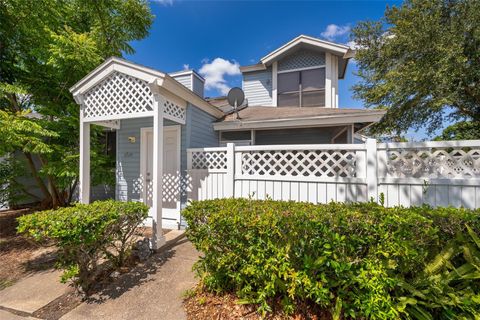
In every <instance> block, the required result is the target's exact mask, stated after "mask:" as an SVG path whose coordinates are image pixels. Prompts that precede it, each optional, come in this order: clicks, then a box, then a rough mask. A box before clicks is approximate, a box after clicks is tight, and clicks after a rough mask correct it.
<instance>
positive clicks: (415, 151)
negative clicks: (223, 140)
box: [187, 139, 480, 208]
mask: <svg viewBox="0 0 480 320" xmlns="http://www.w3.org/2000/svg"><path fill="white" fill-rule="evenodd" d="M187 166H188V173H189V177H190V179H189V180H190V183H189V187H188V190H187V192H188V193H187V196H188V199H189V200H205V199H214V198H223V197H252V198H254V199H265V198H267V197H269V198H272V199H274V200H295V201H308V202H313V203H327V202H330V201H340V202H354V201H368V200H370V199H372V198H373V199H374V200H375V201H377V200H378V198H379V196H380V194H383V196H384V201H385V205H387V206H396V205H403V206H413V205H421V204H422V203H428V204H430V205H432V206H449V205H451V206H455V207H460V206H463V207H466V208H479V207H480V140H468V141H441V142H415V143H410V142H407V143H380V144H377V143H376V140H374V139H368V140H367V142H366V143H365V144H342V145H332V144H324V145H274V146H235V145H234V144H228V145H227V147H222V148H199V149H188V150H187Z"/></svg>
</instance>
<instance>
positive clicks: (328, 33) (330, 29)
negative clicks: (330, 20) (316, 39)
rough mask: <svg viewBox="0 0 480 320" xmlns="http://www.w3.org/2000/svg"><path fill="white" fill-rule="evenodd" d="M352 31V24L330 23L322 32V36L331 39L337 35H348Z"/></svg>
mask: <svg viewBox="0 0 480 320" xmlns="http://www.w3.org/2000/svg"><path fill="white" fill-rule="evenodd" d="M349 32H350V26H349V25H345V26H338V25H336V24H329V25H328V26H327V28H326V29H325V31H323V32H322V33H321V35H322V37H324V38H325V39H327V40H329V41H333V40H335V39H336V38H337V37H340V36H343V35H346V34H348V33H349Z"/></svg>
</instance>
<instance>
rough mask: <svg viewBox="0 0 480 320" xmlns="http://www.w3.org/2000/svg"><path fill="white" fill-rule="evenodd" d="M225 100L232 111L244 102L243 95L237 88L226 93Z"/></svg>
mask: <svg viewBox="0 0 480 320" xmlns="http://www.w3.org/2000/svg"><path fill="white" fill-rule="evenodd" d="M227 100H228V103H229V104H230V105H231V106H232V107H233V108H234V109H237V107H238V106H241V105H242V103H243V101H244V100H245V94H244V93H243V90H242V89H240V88H239V87H234V88H232V89H230V91H228V95H227Z"/></svg>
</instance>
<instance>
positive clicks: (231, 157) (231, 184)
mask: <svg viewBox="0 0 480 320" xmlns="http://www.w3.org/2000/svg"><path fill="white" fill-rule="evenodd" d="M224 192H225V197H227V198H233V197H234V195H235V144H234V143H227V174H226V175H225V191H224Z"/></svg>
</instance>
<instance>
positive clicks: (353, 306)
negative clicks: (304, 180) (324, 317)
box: [183, 199, 480, 319]
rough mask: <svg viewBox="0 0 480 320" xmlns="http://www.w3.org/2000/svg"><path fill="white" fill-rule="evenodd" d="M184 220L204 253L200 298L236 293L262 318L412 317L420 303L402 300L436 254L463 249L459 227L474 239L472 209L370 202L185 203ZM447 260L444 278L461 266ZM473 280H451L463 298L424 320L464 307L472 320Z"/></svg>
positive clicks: (199, 266) (478, 219)
mask: <svg viewBox="0 0 480 320" xmlns="http://www.w3.org/2000/svg"><path fill="white" fill-rule="evenodd" d="M183 216H184V217H185V218H186V221H187V223H188V226H189V228H188V231H187V232H188V237H189V239H190V240H191V241H192V242H193V243H194V244H195V246H196V248H197V249H198V250H199V251H201V252H202V253H203V257H202V258H201V259H200V260H199V261H198V262H197V263H196V265H195V269H196V271H197V273H198V275H199V276H200V279H201V282H202V284H203V286H204V288H205V289H207V290H210V291H214V292H217V293H222V292H235V293H236V294H237V295H238V297H239V299H240V303H255V304H258V305H259V311H260V312H262V313H264V314H265V313H267V312H269V311H271V310H272V305H273V304H275V303H278V302H280V303H281V304H282V306H283V308H284V310H285V311H286V312H287V313H289V312H293V311H294V310H295V306H296V305H297V304H298V302H307V303H311V304H314V305H316V306H318V307H320V308H324V309H327V310H330V311H331V313H332V315H333V316H334V318H335V317H336V318H339V317H344V318H356V319H359V318H360V319H362V318H368V319H398V318H406V319H411V318H417V317H416V315H415V308H411V307H412V305H413V304H414V303H417V301H418V303H420V302H421V301H420V300H421V299H417V300H416V301H413V300H408V301H406V300H405V299H407V298H412V293H411V292H410V291H409V289H407V286H406V285H405V284H406V283H407V284H410V285H413V286H414V285H415V281H414V280H415V279H416V278H417V277H418V276H419V275H420V274H422V272H423V271H424V270H425V268H427V266H428V265H429V264H430V263H431V261H434V260H435V259H436V257H437V256H438V255H440V254H442V253H443V250H444V248H447V247H448V246H450V245H451V244H452V243H457V242H458V241H462V240H461V239H460V238H459V237H458V235H461V234H466V232H467V225H468V226H470V228H471V230H472V232H474V233H477V234H478V232H479V231H480V211H478V210H477V211H473V210H467V209H455V208H438V209H432V208H430V207H427V206H425V207H416V208H402V207H396V208H385V207H383V206H381V205H377V204H374V203H362V204H360V203H352V204H343V203H330V204H327V205H315V204H309V203H298V202H284V201H272V200H265V201H257V200H248V199H219V200H209V201H201V202H192V203H191V205H190V206H189V207H187V209H186V210H184V211H183ZM464 241H465V238H464ZM459 246H461V245H459ZM460 252H461V251H460ZM455 258H456V259H452V260H451V261H450V262H449V263H450V266H451V268H452V269H450V270H454V269H455V268H456V267H461V265H462V264H464V263H465V261H464V259H463V258H462V257H461V255H458V254H457V255H455ZM474 278H475V277H470V278H468V279H464V278H462V277H460V278H458V279H457V280H456V281H459V283H460V285H461V286H462V288H464V289H465V290H464V291H463V293H462V299H463V300H462V299H458V301H456V305H455V306H453V305H448V304H444V305H440V304H439V305H437V306H433V305H430V306H429V305H428V304H424V305H422V311H424V313H425V314H431V315H432V318H437V317H436V316H437V315H444V314H450V315H455V314H457V313H458V314H460V311H461V310H463V309H462V308H461V307H459V306H460V305H462V303H465V304H470V305H469V306H468V308H465V310H466V309H468V310H469V311H467V312H465V313H462V314H466V315H468V316H469V317H470V318H473V317H474V315H473V314H474V312H473V311H472V310H480V301H479V300H478V297H479V294H480V285H479V282H478V278H477V279H474ZM437 281H440V282H441V281H446V280H444V279H441V277H440V279H437ZM409 288H410V287H409ZM466 288H468V290H467V289H466ZM429 294H430V293H428V292H426V293H425V295H429ZM448 294H449V295H453V296H450V298H452V299H455V297H454V295H455V292H452V291H450V292H449V293H448ZM465 295H468V299H464V298H465ZM425 298H426V300H428V297H425ZM412 310H413V311H412ZM469 312H470V313H469ZM477 312H478V311H477ZM476 316H479V315H478V314H476ZM450 318H452V317H450ZM467 318H468V317H467Z"/></svg>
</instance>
